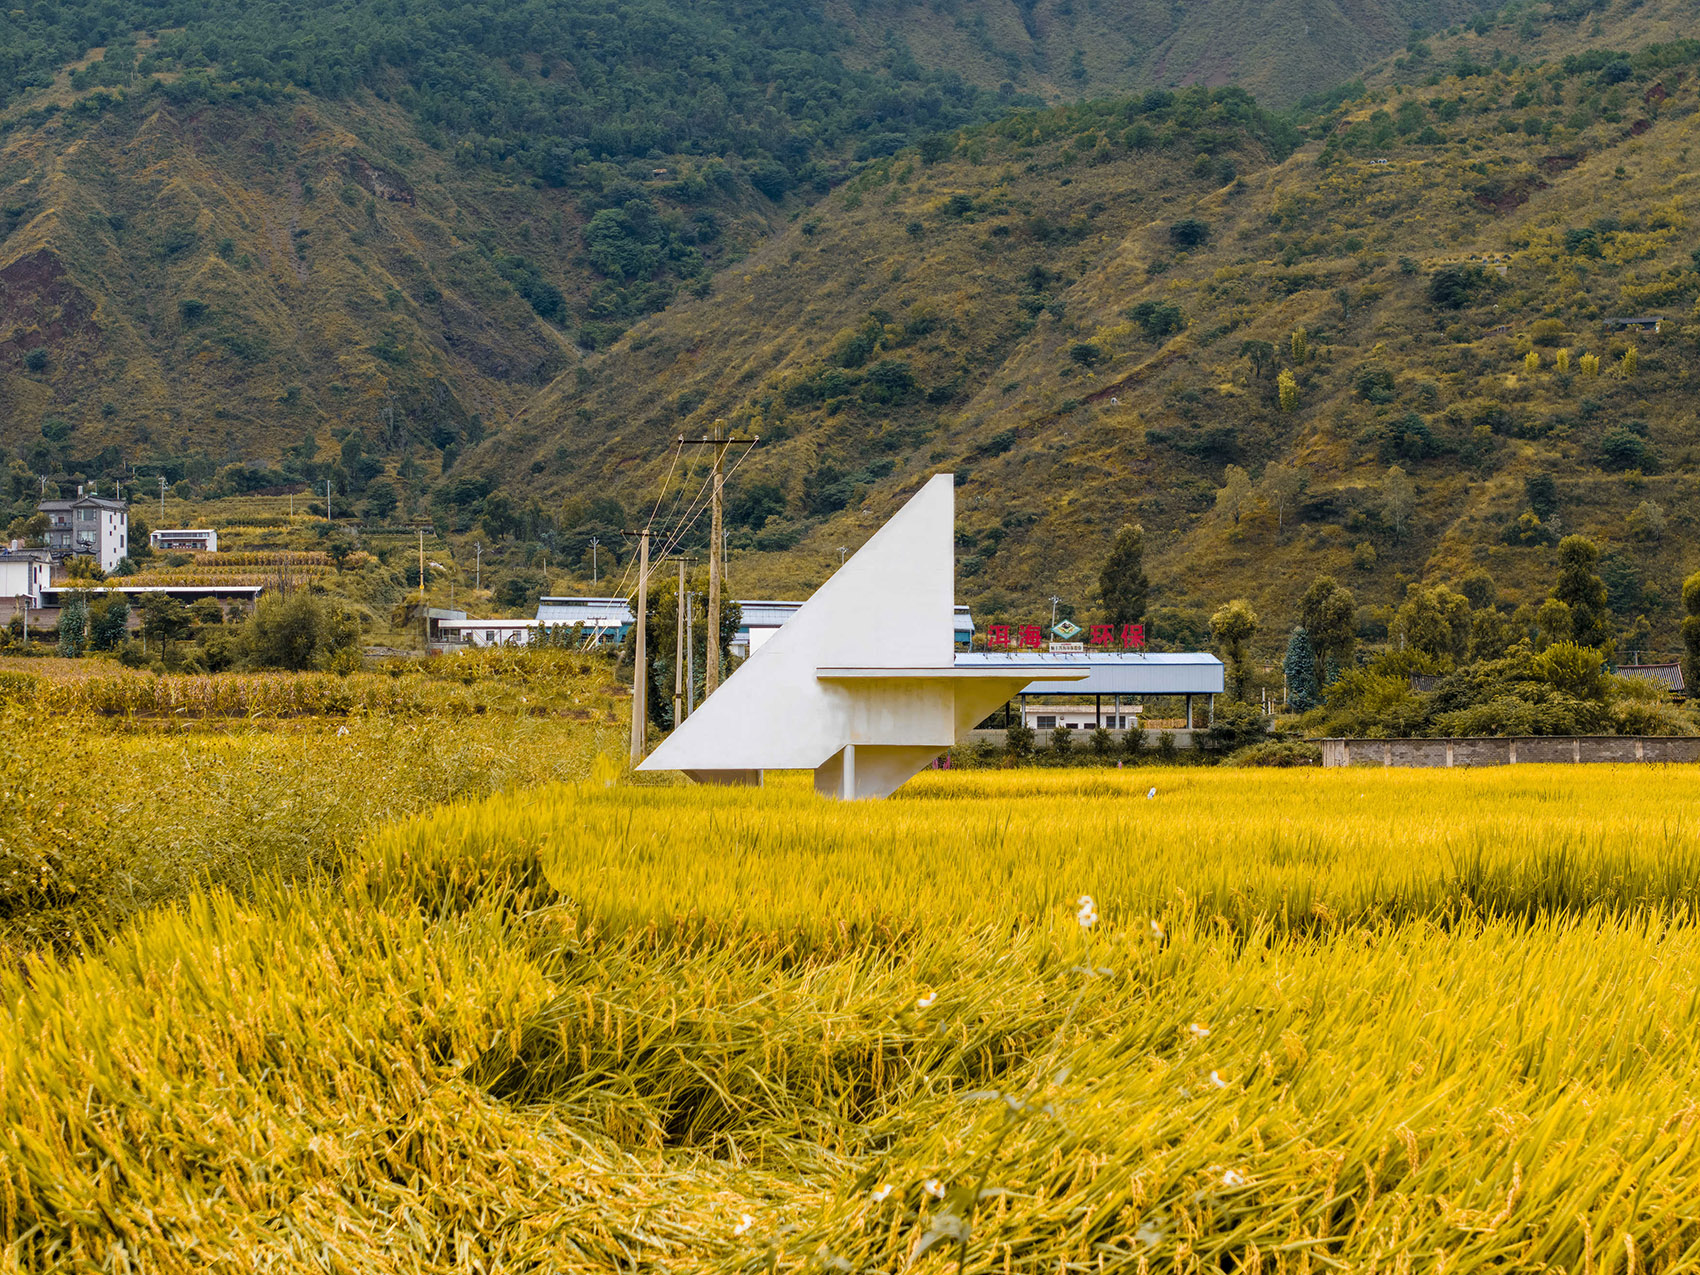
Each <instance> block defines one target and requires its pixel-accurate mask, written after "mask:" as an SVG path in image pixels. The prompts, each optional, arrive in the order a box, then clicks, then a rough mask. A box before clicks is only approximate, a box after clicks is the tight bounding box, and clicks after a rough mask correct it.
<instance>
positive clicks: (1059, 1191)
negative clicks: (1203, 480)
mask: <svg viewBox="0 0 1700 1275" xmlns="http://www.w3.org/2000/svg"><path fill="white" fill-rule="evenodd" d="M1695 778H1696V775H1695V773H1694V772H1693V771H1690V770H1682V769H1660V768H1652V767H1648V768H1644V769H1642V768H1629V767H1624V768H1580V767H1578V768H1537V767H1526V768H1516V769H1506V770H1495V771H1476V772H1469V771H1447V772H1420V771H1390V772H1384V771H1367V772H1366V771H1351V772H1334V771H1328V772H1318V771H1309V772H1304V771H1231V770H1225V769H1214V770H1194V769H1187V770H1175V769H1152V770H1148V771H1132V770H1126V771H1119V772H1110V771H1104V770H1098V771H1075V772H1068V771H1046V772H1033V771H997V772H992V771H980V772H955V773H928V774H924V775H923V776H921V777H920V778H919V779H917V780H915V781H914V782H912V783H911V784H910V785H909V786H908V787H907V788H905V789H904V790H902V791H901V792H900V793H899V794H898V795H897V797H895V798H894V799H892V800H890V801H888V802H884V803H868V804H859V805H853V806H843V805H836V804H827V803H823V802H820V801H818V800H817V799H816V798H815V797H814V796H813V794H812V792H810V791H809V790H808V788H807V787H806V785H805V784H803V783H802V782H799V781H793V780H790V779H784V780H781V781H780V782H777V783H775V784H772V785H771V786H770V787H768V788H767V789H765V790H762V791H756V792H752V791H741V790H739V791H725V790H721V791H716V790H705V789H692V788H685V787H681V786H631V785H629V784H627V783H625V782H622V781H621V780H620V777H619V774H618V771H617V769H616V768H615V767H614V766H613V765H611V764H609V763H607V762H600V763H598V764H597V766H596V767H595V768H594V770H592V771H591V772H590V773H589V774H588V777H587V778H585V779H583V780H581V781H579V782H576V783H567V784H554V785H548V786H542V787H534V788H529V789H522V790H515V791H509V792H506V793H504V794H502V795H498V796H495V797H492V798H487V799H482V800H472V801H464V802H459V803H453V804H449V805H447V806H443V807H440V808H438V809H436V810H433V811H430V812H427V813H423V814H420V815H416V816H412V817H404V818H400V819H398V820H396V821H394V822H389V823H378V824H375V825H373V826H372V829H371V831H369V832H368V833H366V834H364V835H362V836H360V837H358V838H356V839H355V840H354V842H353V844H352V845H351V846H350V848H349V849H348V851H347V853H346V855H345V856H344V857H343V858H342V859H341V860H340V861H339V865H338V866H336V867H335V869H334V870H330V871H326V872H324V873H322V874H319V875H316V876H311V877H305V878H304V877H300V876H297V877H295V878H294V879H292V880H288V881H284V880H278V881H277V882H275V883H272V884H267V883H264V882H261V883H259V884H258V885H256V886H255V887H254V888H252V889H249V890H247V891H246V892H245V893H243V894H241V895H237V894H232V893H230V892H228V891H225V890H222V889H211V890H203V891H198V892H194V893H191V894H190V895H188V896H187V897H185V898H184V899H183V900H182V901H181V902H178V903H174V904H171V905H168V906H166V907H163V908H160V909H156V910H154V911H152V912H149V913H146V914H144V915H141V916H138V917H137V918H136V919H135V920H133V921H132V922H131V923H130V924H129V925H127V926H126V927H125V928H123V929H122V930H120V931H119V932H118V933H117V935H116V936H115V937H114V938H113V939H112V940H110V941H109V942H107V943H106V944H104V945H101V946H98V947H96V948H94V949H93V950H91V951H89V952H88V953H87V954H84V955H61V956H52V955H38V956H36V957H32V958H31V959H29V960H28V961H26V962H24V963H23V964H21V965H20V966H18V967H16V968H12V969H8V970H6V971H5V972H3V973H0V1270H14V1269H18V1270H32V1271H34V1270H50V1269H51V1270H87V1271H94V1270H103V1271H104V1270H123V1271H144V1270H145V1271H191V1270H192V1271H250V1270H265V1271H296V1270H300V1271H307V1270H311V1271H329V1272H404V1271H405V1272H419V1271H428V1272H438V1271H441V1272H449V1271H457V1272H458V1271H482V1272H509V1271H539V1272H541V1271H550V1272H554V1271H562V1272H589V1271H677V1272H688V1271H710V1272H745V1271H758V1270H770V1271H886V1272H897V1271H906V1270H915V1271H940V1272H943V1271H957V1270H967V1271H976V1272H1002V1271H1011V1272H1014V1271H1022V1272H1035V1273H1039V1272H1044V1273H1049V1272H1058V1271H1100V1270H1104V1271H1112V1270H1113V1271H1129V1272H1137V1271H1159V1270H1165V1271H1166V1270H1182V1271H1212V1272H1215V1271H1253V1270H1256V1271H1265V1272H1275V1271H1293V1272H1298V1271H1314V1272H1322V1271H1334V1270H1351V1271H1386V1272H1400V1271H1442V1270H1444V1271H1448V1272H1463V1271H1487V1270H1492V1271H1552V1272H1557V1271H1564V1272H1566V1273H1567V1275H1580V1273H1582V1272H1590V1273H1592V1272H1599V1273H1601V1275H1603V1273H1604V1272H1608V1271H1612V1272H1628V1271H1636V1272H1648V1271H1678V1270H1691V1269H1694V1268H1696V1267H1697V1266H1700V1146H1696V1142H1697V1140H1700V1102H1697V1099H1700V923H1697V915H1696V904H1697V902H1700V900H1697V897H1696V881H1697V874H1696V868H1697V866H1700V859H1697V852H1696V848H1695V847H1696V834H1697V832H1700V790H1697V785H1696V784H1695V782H1694V780H1695ZM1153 787H1154V788H1155V793H1154V795H1148V792H1149V790H1151V789H1152V788H1153ZM1082 895H1089V896H1091V900H1092V902H1091V905H1090V906H1089V907H1085V908H1084V919H1086V920H1089V921H1091V924H1090V925H1089V926H1088V925H1083V924H1082V919H1083V917H1082V913H1083V905H1082V903H1081V901H1080V899H1081V896H1082Z"/></svg>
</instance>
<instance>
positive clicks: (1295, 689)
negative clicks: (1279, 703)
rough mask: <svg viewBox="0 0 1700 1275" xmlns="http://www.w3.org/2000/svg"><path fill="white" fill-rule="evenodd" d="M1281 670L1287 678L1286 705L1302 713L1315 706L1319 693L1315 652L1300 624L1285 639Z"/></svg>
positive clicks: (1308, 636)
mask: <svg viewBox="0 0 1700 1275" xmlns="http://www.w3.org/2000/svg"><path fill="white" fill-rule="evenodd" d="M1281 672H1282V674H1283V676H1285V678H1286V680H1287V707H1288V708H1290V709H1292V710H1293V712H1295V713H1304V712H1308V711H1309V710H1311V709H1313V708H1315V707H1316V705H1317V703H1318V702H1319V698H1320V697H1319V694H1318V691H1317V683H1316V652H1315V651H1314V650H1312V649H1311V645H1310V634H1308V633H1306V632H1305V630H1304V626H1303V625H1302V624H1301V625H1299V626H1298V627H1297V628H1295V629H1294V630H1293V632H1292V636H1291V637H1289V638H1288V639H1287V656H1286V658H1285V659H1284V660H1282V661H1281Z"/></svg>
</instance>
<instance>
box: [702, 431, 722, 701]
mask: <svg viewBox="0 0 1700 1275" xmlns="http://www.w3.org/2000/svg"><path fill="white" fill-rule="evenodd" d="M720 432H721V431H720V422H719V421H716V422H714V439H715V443H714V505H713V508H714V513H713V515H712V517H711V519H710V526H709V533H708V633H707V637H708V669H707V671H706V675H707V685H706V686H704V688H703V696H704V698H706V697H708V696H710V695H712V694H714V691H715V688H716V687H718V686H719V685H720V545H721V540H720V520H721V516H722V515H721V508H720V506H721V504H722V503H723V499H724V494H725V491H726V444H725V443H722V442H721V441H720Z"/></svg>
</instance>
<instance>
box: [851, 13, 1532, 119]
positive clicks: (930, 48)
mask: <svg viewBox="0 0 1700 1275" xmlns="http://www.w3.org/2000/svg"><path fill="white" fill-rule="evenodd" d="M1497 7H1498V6H1496V5H1494V4H1492V3H1491V0H1276V2H1275V3H1265V2H1263V0H1209V2H1208V3H1202V4H1175V3H1171V0H1119V2H1115V3H1112V2H1111V0H827V3H826V11H827V13H828V14H829V15H830V17H831V20H832V23H833V25H834V26H836V27H839V28H841V29H843V30H844V31H845V32H847V33H848V34H849V35H850V36H851V37H852V40H853V44H852V45H851V48H850V53H849V56H850V58H851V59H852V60H853V61H855V62H856V63H857V64H859V65H869V66H874V65H883V66H897V65H902V64H904V63H906V62H908V61H910V60H913V61H914V62H916V63H918V64H919V65H921V66H946V67H950V68H951V69H953V70H955V71H957V72H959V73H960V74H961V75H962V77H963V78H964V79H966V80H967V81H969V82H970V83H973V84H978V85H981V86H984V87H987V88H1004V91H1006V92H1008V91H1011V90H1013V91H1031V92H1036V93H1038V94H1040V95H1041V96H1043V97H1045V98H1047V99H1048V100H1053V101H1054V100H1057V99H1072V98H1082V97H1103V96H1109V95H1114V94H1120V93H1127V92H1129V91H1132V90H1139V91H1144V90H1145V89H1148V88H1179V87H1184V86H1186V85H1191V84H1202V85H1206V86H1209V87H1220V86H1222V85H1227V84H1233V85H1238V86H1239V87H1241V88H1244V89H1247V90H1248V91H1250V92H1252V93H1253V94H1255V95H1256V96H1257V98H1258V100H1259V101H1261V102H1263V103H1264V104H1265V105H1268V106H1272V107H1285V106H1290V105H1292V104H1293V103H1294V102H1296V101H1298V100H1299V99H1300V98H1302V97H1304V96H1306V95H1308V94H1312V93H1315V92H1316V91H1317V90H1318V89H1323V88H1329V87H1332V86H1333V85H1335V84H1337V83H1340V82H1341V81H1343V80H1347V79H1350V78H1351V77H1352V76H1354V75H1356V74H1359V73H1360V72H1362V70H1363V69H1364V68H1365V67H1367V66H1368V65H1369V64H1371V63H1372V62H1374V61H1376V60H1377V59H1378V58H1380V57H1382V56H1384V55H1385V54H1388V53H1390V52H1392V51H1393V50H1395V49H1398V48H1399V47H1400V46H1402V45H1404V44H1406V43H1408V42H1412V41H1414V40H1416V39H1418V38H1420V37H1421V36H1423V35H1424V34H1427V33H1430V32H1435V31H1440V30H1442V29H1444V28H1447V27H1449V26H1451V25H1453V24H1455V23H1458V22H1463V21H1468V20H1471V19H1474V18H1476V17H1477V16H1478V15H1480V14H1482V13H1485V12H1490V11H1492V10H1494V9H1496V8H1497ZM1004 86H1007V88H1005V87H1004Z"/></svg>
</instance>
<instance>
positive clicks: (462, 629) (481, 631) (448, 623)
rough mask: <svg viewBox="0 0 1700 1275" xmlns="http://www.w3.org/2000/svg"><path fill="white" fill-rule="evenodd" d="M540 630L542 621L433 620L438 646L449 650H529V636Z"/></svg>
mask: <svg viewBox="0 0 1700 1275" xmlns="http://www.w3.org/2000/svg"><path fill="white" fill-rule="evenodd" d="M542 627H543V621H541V620H524V619H518V620H516V619H512V618H503V619H495V620H472V619H467V618H465V617H464V616H463V617H462V618H461V619H458V620H451V619H435V620H433V621H432V623H431V629H432V632H434V633H436V634H438V635H440V636H439V637H438V639H437V640H438V642H440V643H441V644H442V645H443V646H444V647H445V648H446V647H451V646H456V645H459V646H529V645H530V644H531V640H532V635H533V634H535V633H536V632H537V631H538V630H539V629H541V628H542Z"/></svg>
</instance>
